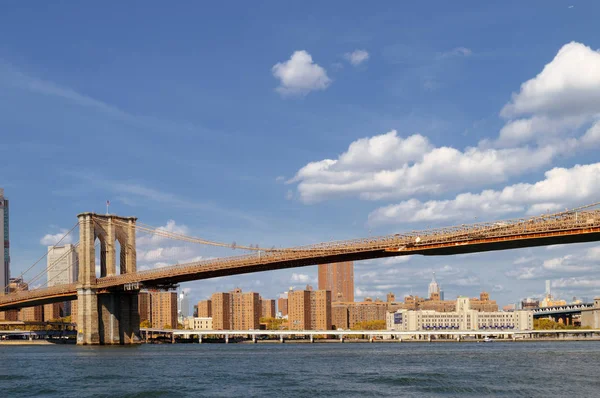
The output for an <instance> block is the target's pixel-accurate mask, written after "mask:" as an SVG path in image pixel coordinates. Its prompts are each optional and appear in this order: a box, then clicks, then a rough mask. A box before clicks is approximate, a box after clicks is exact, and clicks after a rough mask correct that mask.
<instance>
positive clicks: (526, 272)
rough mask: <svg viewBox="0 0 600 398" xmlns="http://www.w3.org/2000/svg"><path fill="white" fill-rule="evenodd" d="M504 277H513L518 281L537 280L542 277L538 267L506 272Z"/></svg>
mask: <svg viewBox="0 0 600 398" xmlns="http://www.w3.org/2000/svg"><path fill="white" fill-rule="evenodd" d="M506 276H509V277H514V278H516V279H519V280H523V279H539V278H541V277H542V275H541V268H540V267H521V268H519V269H516V270H512V271H508V272H506Z"/></svg>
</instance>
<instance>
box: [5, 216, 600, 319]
mask: <svg viewBox="0 0 600 398" xmlns="http://www.w3.org/2000/svg"><path fill="white" fill-rule="evenodd" d="M598 240H600V210H588V211H578V212H564V213H557V214H552V215H547V216H543V215H542V216H538V217H532V218H528V219H518V220H509V221H498V222H489V223H479V224H471V225H465V224H463V225H460V226H454V227H447V228H441V229H433V230H427V231H413V232H409V233H403V234H394V235H387V236H380V237H369V238H362V239H355V240H347V241H337V242H327V243H321V244H316V245H311V246H303V247H294V248H288V249H272V250H265V251H259V252H256V253H253V254H247V255H242V256H236V257H224V258H217V259H212V260H205V261H199V262H193V263H188V264H179V265H173V266H168V267H163V268H159V269H153V270H148V271H139V272H134V273H129V274H123V275H115V276H108V277H104V278H97V279H96V282H97V288H98V294H102V293H103V292H104V293H109V292H111V291H119V290H121V291H122V290H123V289H127V287H133V288H137V287H139V286H140V285H141V286H146V287H153V286H169V285H173V284H177V283H180V282H187V281H192V280H199V279H209V278H215V277H219V276H228V275H237V274H245V273H251V272H260V271H270V270H277V269H285V268H293V267H304V266H308V265H316V264H322V263H333V262H340V261H357V260H365V259H374V258H383V257H393V256H406V255H414V254H420V255H426V256H434V255H454V254H463V253H476V252H485V251H492V250H507V249H517V248H524V247H534V246H545V245H555V244H567V243H581V242H592V241H598ZM76 297H77V284H70V285H61V286H55V287H51V288H45V289H37V290H32V291H25V292H17V293H12V294H9V295H5V296H0V311H3V310H7V309H12V308H20V307H27V306H34V305H39V304H46V303H52V302H59V301H63V300H74V299H76Z"/></svg>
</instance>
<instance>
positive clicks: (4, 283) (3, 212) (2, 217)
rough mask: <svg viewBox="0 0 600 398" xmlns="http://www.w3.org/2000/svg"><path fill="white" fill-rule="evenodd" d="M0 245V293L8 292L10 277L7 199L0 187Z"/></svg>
mask: <svg viewBox="0 0 600 398" xmlns="http://www.w3.org/2000/svg"><path fill="white" fill-rule="evenodd" d="M0 223H1V225H0V247H2V248H3V250H2V261H1V262H0V294H4V293H7V292H8V279H9V278H10V239H9V228H8V227H9V223H8V199H6V198H5V197H4V188H0Z"/></svg>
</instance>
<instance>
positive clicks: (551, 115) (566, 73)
mask: <svg viewBox="0 0 600 398" xmlns="http://www.w3.org/2000/svg"><path fill="white" fill-rule="evenodd" d="M599 114H600V52H598V51H594V50H592V49H591V48H590V47H588V46H585V45H584V44H581V43H576V42H571V43H568V44H566V45H564V46H563V47H562V48H561V49H560V50H559V51H558V53H557V54H556V56H555V57H554V59H553V60H552V61H551V62H549V63H548V64H547V65H546V66H545V67H544V69H543V70H542V71H541V72H540V73H539V74H538V75H537V76H536V77H534V78H533V79H530V80H528V81H526V82H525V83H523V84H522V85H521V89H520V91H519V92H518V93H514V94H513V96H512V99H511V101H510V102H509V103H508V104H506V105H505V106H504V108H503V109H502V111H501V112H500V115H501V116H502V117H505V118H508V119H509V121H508V122H507V124H506V125H505V126H504V128H503V129H502V130H501V132H500V137H499V139H498V144H500V145H515V144H518V143H522V142H528V141H532V140H536V141H540V140H542V141H543V140H547V139H548V138H549V137H555V136H557V135H564V134H572V133H573V131H576V130H577V129H579V128H580V127H582V126H584V125H589V124H590V123H592V122H594V121H595V120H598V115H599ZM587 138H588V139H590V138H596V140H594V141H596V142H597V138H598V137H597V133H596V136H595V137H594V134H591V135H590V136H588V137H587Z"/></svg>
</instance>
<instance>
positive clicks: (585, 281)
mask: <svg viewBox="0 0 600 398" xmlns="http://www.w3.org/2000/svg"><path fill="white" fill-rule="evenodd" d="M552 287H558V288H580V289H581V288H583V289H586V288H587V289H591V288H594V289H597V288H599V287H600V279H591V278H586V277H578V278H560V279H556V280H553V281H552Z"/></svg>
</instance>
